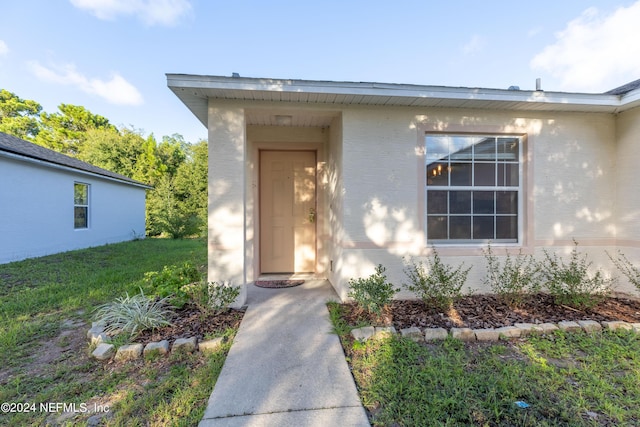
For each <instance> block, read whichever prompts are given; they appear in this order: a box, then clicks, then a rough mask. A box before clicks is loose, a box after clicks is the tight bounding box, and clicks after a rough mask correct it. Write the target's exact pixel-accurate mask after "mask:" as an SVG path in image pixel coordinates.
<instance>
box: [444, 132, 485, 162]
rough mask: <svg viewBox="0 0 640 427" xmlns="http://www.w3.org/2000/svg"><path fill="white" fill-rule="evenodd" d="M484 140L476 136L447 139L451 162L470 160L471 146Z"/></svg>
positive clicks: (471, 154) (471, 156) (471, 155)
mask: <svg viewBox="0 0 640 427" xmlns="http://www.w3.org/2000/svg"><path fill="white" fill-rule="evenodd" d="M483 139H484V138H480V137H477V136H454V137H451V138H450V139H449V152H450V153H451V155H450V156H451V157H450V158H451V160H469V161H470V160H472V159H473V144H477V143H478V142H480V141H482V140H483Z"/></svg>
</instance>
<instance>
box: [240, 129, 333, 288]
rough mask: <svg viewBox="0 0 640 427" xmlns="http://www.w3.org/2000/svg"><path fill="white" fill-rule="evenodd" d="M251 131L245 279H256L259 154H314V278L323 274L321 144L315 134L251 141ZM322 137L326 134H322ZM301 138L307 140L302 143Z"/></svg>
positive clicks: (258, 244)
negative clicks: (302, 136) (301, 152)
mask: <svg viewBox="0 0 640 427" xmlns="http://www.w3.org/2000/svg"><path fill="white" fill-rule="evenodd" d="M251 136H252V132H251V131H249V132H248V137H249V138H248V140H249V141H248V142H249V144H250V147H251V149H250V150H249V151H248V153H247V154H248V157H247V165H246V167H247V177H250V178H249V179H247V182H246V189H247V193H246V194H247V196H248V198H247V200H246V215H247V217H246V224H247V227H246V243H247V245H246V247H245V249H246V252H245V253H246V256H247V257H248V258H250V259H251V261H250V262H249V264H248V265H247V273H248V275H247V280H249V281H253V280H257V279H258V277H260V274H261V271H260V171H259V166H260V151H263V150H269V151H315V153H316V265H315V272H314V274H315V275H316V276H323V275H324V274H325V268H324V267H323V265H324V264H325V262H324V258H326V253H325V252H326V249H327V248H326V245H324V244H322V242H323V241H324V239H326V238H327V235H328V233H327V225H326V224H325V222H326V215H325V212H326V208H325V197H326V194H325V193H326V188H327V187H326V183H325V181H326V177H325V175H326V167H325V164H326V160H325V141H326V139H324V138H323V139H320V138H318V137H317V136H316V135H311V137H310V138H304V139H302V141H301V140H300V139H298V138H296V139H293V140H292V139H290V138H287V136H286V135H280V133H279V132H278V134H277V136H274V137H273V138H272V137H269V138H264V136H262V135H260V136H262V138H261V139H255V138H252V137H251ZM323 136H324V137H325V138H326V136H327V135H326V132H323ZM305 139H308V140H307V141H305Z"/></svg>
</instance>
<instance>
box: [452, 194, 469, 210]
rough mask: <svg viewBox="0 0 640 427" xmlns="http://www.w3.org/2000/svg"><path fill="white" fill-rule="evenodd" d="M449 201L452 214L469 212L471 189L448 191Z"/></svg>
mask: <svg viewBox="0 0 640 427" xmlns="http://www.w3.org/2000/svg"><path fill="white" fill-rule="evenodd" d="M449 203H450V207H449V209H451V212H450V213H452V214H465V213H466V214H470V213H471V191H451V192H449Z"/></svg>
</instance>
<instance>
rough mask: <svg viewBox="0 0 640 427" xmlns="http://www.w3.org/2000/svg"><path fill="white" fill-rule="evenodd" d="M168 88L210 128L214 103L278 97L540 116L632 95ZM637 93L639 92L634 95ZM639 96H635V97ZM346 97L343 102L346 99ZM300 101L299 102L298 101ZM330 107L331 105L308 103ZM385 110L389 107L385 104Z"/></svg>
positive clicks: (239, 84) (207, 85)
mask: <svg viewBox="0 0 640 427" xmlns="http://www.w3.org/2000/svg"><path fill="white" fill-rule="evenodd" d="M167 85H168V86H169V88H170V89H171V90H172V91H173V92H174V93H175V94H176V95H177V96H178V98H179V99H180V100H181V101H182V102H183V103H184V104H185V105H186V106H187V107H188V108H189V109H190V110H191V111H192V112H193V113H194V114H195V115H196V117H198V119H199V120H200V121H201V122H202V123H203V124H204V125H205V126H206V123H207V104H208V99H209V98H212V99H226V100H242V101H269V100H271V101H272V100H273V98H274V96H273V95H274V93H279V94H281V97H288V98H292V99H294V98H295V99H299V98H301V97H306V98H305V99H307V98H308V97H309V95H314V96H316V95H330V96H333V97H334V99H347V98H348V99H350V101H343V102H340V101H334V102H332V103H333V104H346V105H359V104H364V105H374V103H373V102H372V100H374V99H375V100H380V99H393V102H389V105H394V106H403V105H405V106H413V105H420V104H421V103H424V102H425V101H428V102H431V103H434V104H436V103H438V102H439V101H442V102H446V104H447V106H448V107H452V108H456V107H460V108H486V105H487V104H488V103H491V104H492V107H491V108H493V109H495V108H500V107H501V106H503V108H505V109H510V108H514V106H515V108H516V109H518V110H535V111H545V110H548V111H557V110H562V111H576V112H580V111H584V112H594V111H597V112H610V113H615V112H617V111H621V110H622V109H626V103H627V101H626V100H627V99H631V98H629V97H630V96H631V93H630V94H627V95H625V96H624V97H621V96H619V95H613V94H587V93H565V92H543V91H522V90H504V89H484V88H465V87H448V86H420V85H407V84H387V83H364V82H331V81H309V80H280V79H262V78H246V77H223V76H201V75H190V74H167ZM634 92H636V91H634ZM632 93H633V92H632ZM340 97H342V98H340ZM293 102H295V101H293ZM304 102H305V103H307V104H309V103H318V104H326V102H313V101H304ZM379 105H384V104H379Z"/></svg>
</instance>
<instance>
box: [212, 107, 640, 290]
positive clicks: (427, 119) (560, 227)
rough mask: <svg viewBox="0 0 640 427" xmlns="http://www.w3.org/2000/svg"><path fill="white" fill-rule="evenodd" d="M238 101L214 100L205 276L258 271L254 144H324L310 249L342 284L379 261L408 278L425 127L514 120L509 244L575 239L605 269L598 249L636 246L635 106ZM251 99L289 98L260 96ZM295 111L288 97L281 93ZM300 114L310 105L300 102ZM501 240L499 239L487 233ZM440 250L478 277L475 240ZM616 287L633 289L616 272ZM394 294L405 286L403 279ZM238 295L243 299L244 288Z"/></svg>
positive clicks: (476, 283)
mask: <svg viewBox="0 0 640 427" xmlns="http://www.w3.org/2000/svg"><path fill="white" fill-rule="evenodd" d="M245 107H247V105H244V104H239V103H218V104H216V105H215V106H214V105H210V108H209V121H210V126H209V141H210V143H209V146H210V148H209V149H210V153H209V154H210V156H209V159H210V160H209V161H210V188H209V195H210V196H209V197H210V203H209V278H210V280H213V279H218V280H220V279H223V280H234V281H238V282H240V283H250V282H251V281H253V280H255V279H256V277H257V275H258V274H259V264H258V262H259V250H258V248H259V235H258V233H259V221H258V209H259V203H258V200H259V199H258V193H257V191H258V182H257V176H258V175H257V170H258V168H257V161H258V153H259V150H260V149H274V148H283V149H293V148H303V149H315V150H317V151H318V170H319V175H318V263H317V269H316V273H318V274H319V275H324V276H326V277H327V278H328V279H329V280H330V281H331V283H332V284H333V286H334V287H335V288H336V291H337V292H338V295H339V296H340V297H341V298H346V297H347V293H348V286H347V283H348V280H349V279H351V278H357V277H365V276H367V275H369V274H371V273H372V272H373V270H374V268H375V266H376V265H377V264H379V263H380V264H383V265H384V266H385V267H386V268H387V272H388V276H389V278H390V279H391V280H392V281H393V282H394V283H395V284H396V285H400V284H402V283H403V282H404V281H405V276H404V274H403V272H402V270H403V258H404V257H415V258H417V259H425V257H427V256H428V255H429V254H430V253H431V252H430V251H431V250H430V249H429V248H428V247H427V245H426V238H425V232H424V223H425V220H424V211H425V206H424V190H425V182H424V180H425V178H424V174H425V170H424V160H423V155H424V147H423V144H424V133H425V131H443V132H480V133H508V134H519V135H522V136H524V137H525V141H526V142H525V153H524V155H525V162H524V186H523V197H524V199H525V202H524V206H523V211H522V212H521V214H522V218H523V230H524V235H523V241H522V245H517V246H511V247H509V248H508V250H509V251H510V252H511V253H517V252H518V251H519V250H520V249H522V250H523V251H524V252H525V253H531V254H534V255H535V256H536V257H538V258H541V257H542V256H543V250H547V251H559V252H562V253H568V252H569V251H570V249H571V247H572V244H573V243H572V240H573V239H576V240H577V241H578V242H579V243H580V248H581V250H582V251H584V252H585V253H588V254H589V256H590V258H591V259H592V260H593V261H594V267H598V268H603V269H605V271H606V272H608V273H612V272H613V268H612V266H611V263H610V262H609V260H608V258H607V255H606V253H605V250H608V251H609V252H611V253H613V252H615V250H616V249H617V248H618V247H620V248H622V249H624V252H625V253H626V254H628V255H629V256H630V257H631V258H632V259H638V257H640V238H638V237H637V236H639V235H640V234H639V232H640V222H639V221H638V218H639V217H640V197H635V196H634V197H631V196H630V195H635V194H636V192H635V191H634V187H635V182H634V172H635V170H636V169H637V166H636V165H637V164H639V162H638V161H639V160H640V153H639V152H638V150H637V149H635V147H637V140H638V138H639V137H640V109H636V110H632V111H629V112H626V113H622V114H620V115H619V116H615V115H611V114H595V113H591V114H581V113H550V112H513V111H494V110H492V111H476V110H465V109H429V108H409V107H398V108H384V107H364V106H349V107H343V108H342V110H341V111H337V110H335V106H333V107H334V110H332V113H331V114H333V119H332V121H331V125H330V126H329V128H292V127H280V126H278V127H275V126H253V125H249V126H247V125H246V122H245V115H244V114H245V111H247V110H245ZM248 107H252V108H261V109H269V108H284V106H280V105H276V104H274V105H266V104H260V105H257V106H251V105H249V106H248ZM288 108H289V109H291V111H294V112H295V108H294V107H292V106H288ZM300 108H301V109H303V110H304V109H307V110H309V111H305V114H313V110H314V109H316V110H317V111H319V112H320V113H321V114H326V113H327V112H328V108H329V107H328V106H327V108H326V109H323V108H321V107H317V106H315V107H314V106H306V107H300ZM494 249H495V250H496V252H497V253H500V251H504V249H503V248H500V247H497V246H496V247H494ZM438 251H439V252H440V254H441V255H442V257H443V259H444V260H445V261H446V262H450V263H453V264H457V263H460V262H464V263H465V264H466V265H472V266H473V268H472V271H471V273H470V275H469V281H468V286H469V288H471V289H473V290H476V291H482V292H487V291H489V289H487V288H486V287H484V285H483V283H482V282H483V280H482V279H483V277H484V275H485V260H484V258H483V256H482V253H481V251H480V247H479V246H464V247H455V248H447V247H439V248H438ZM620 290H622V291H626V292H629V291H632V290H633V289H631V288H630V287H629V286H628V284H626V283H624V282H623V283H622V285H621V288H620ZM402 296H409V294H408V293H404V294H402ZM243 301H244V300H243Z"/></svg>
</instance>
